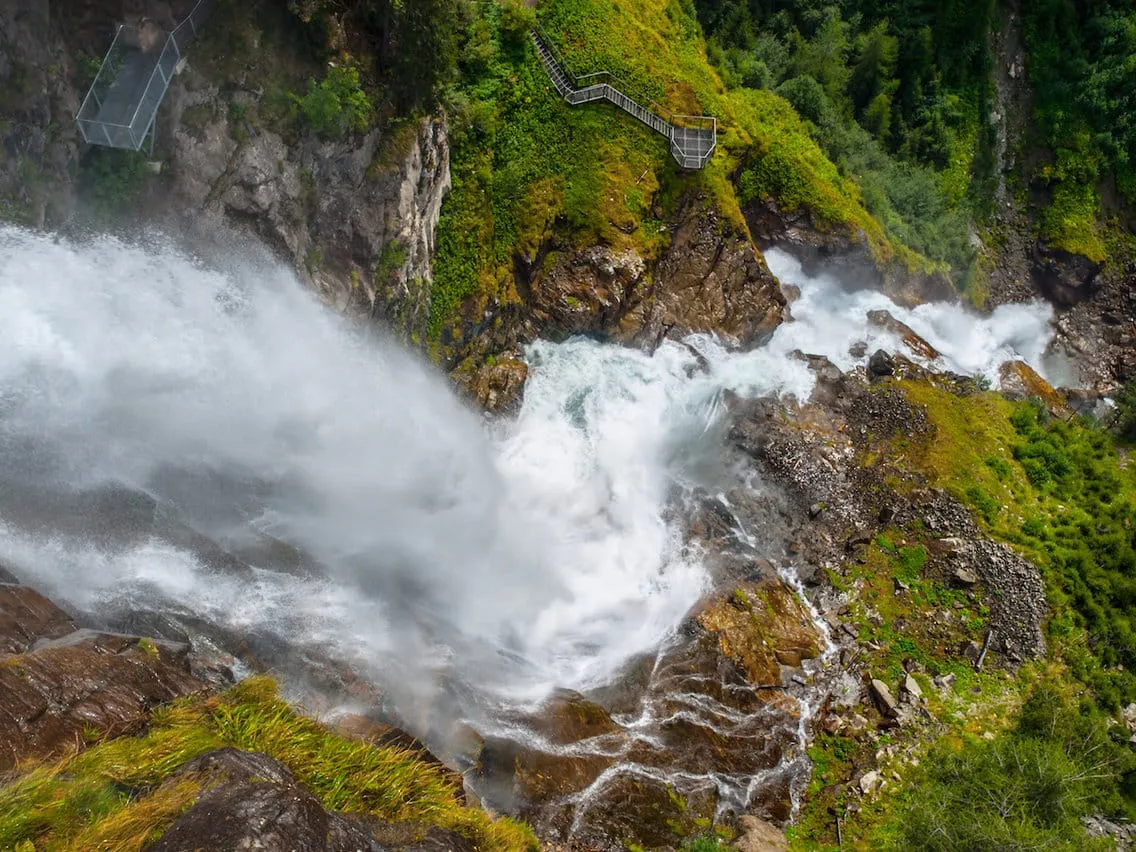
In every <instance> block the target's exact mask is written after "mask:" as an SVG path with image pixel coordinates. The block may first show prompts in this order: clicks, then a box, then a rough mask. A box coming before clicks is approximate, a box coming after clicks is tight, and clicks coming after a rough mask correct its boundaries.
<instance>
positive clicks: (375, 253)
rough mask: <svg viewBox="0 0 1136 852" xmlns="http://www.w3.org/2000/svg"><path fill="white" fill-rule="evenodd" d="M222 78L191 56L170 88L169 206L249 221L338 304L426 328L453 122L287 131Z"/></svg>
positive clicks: (235, 222) (417, 330) (409, 333)
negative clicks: (322, 133)
mask: <svg viewBox="0 0 1136 852" xmlns="http://www.w3.org/2000/svg"><path fill="white" fill-rule="evenodd" d="M222 85H224V81H221V80H213V79H209V78H206V77H205V76H203V74H202V73H201V72H199V71H197V70H196V69H195V67H194V66H193V64H192V63H191V64H190V66H189V68H188V70H187V72H186V73H185V74H183V75H182V76H181V77H179V78H177V80H176V81H175V83H174V85H173V86H172V88H171V91H170V95H169V98H168V100H169V106H168V114H167V119H166V120H167V123H168V127H169V128H170V129H169V138H170V144H171V147H172V150H171V156H170V173H171V176H172V182H173V188H174V192H173V197H172V199H171V205H172V206H174V207H175V208H179V209H185V210H187V211H189V212H190V213H192V214H194V215H196V216H201V217H205V218H206V219H209V218H212V219H214V220H216V221H218V222H224V223H225V224H226V225H228V226H230V227H231V226H238V227H248V228H251V229H252V230H253V231H254V232H255V233H256V234H257V235H258V236H260V237H262V238H263V239H265V240H266V241H267V242H268V243H269V244H270V245H272V246H274V247H275V248H277V249H278V250H279V251H280V252H281V253H282V254H283V255H284V256H285V257H286V258H287V259H288V260H289V261H291V263H292V264H293V266H294V267H295V268H296V270H297V272H298V273H299V274H300V275H301V276H302V277H304V278H306V279H307V280H308V281H309V282H310V283H311V284H312V285H313V286H314V287H316V289H317V290H318V291H319V292H320V294H321V296H322V297H323V298H324V299H325V300H326V301H327V302H329V303H330V304H332V305H333V306H335V307H336V308H337V309H339V310H344V311H348V310H350V311H354V312H359V311H362V312H364V313H368V314H370V315H372V316H379V317H382V318H384V319H386V320H387V321H388V322H389V325H390V326H391V327H392V328H393V329H395V330H396V332H398V333H399V334H401V335H402V336H404V337H405V338H407V339H410V338H412V337H413V338H415V339H418V338H421V337H424V336H425V330H426V322H427V318H428V316H429V312H430V289H431V286H430V285H431V282H432V280H433V257H434V231H435V228H436V226H437V223H438V217H439V215H440V212H441V206H442V199H443V198H444V197H445V194H446V192H447V191H448V190H449V187H450V149H449V141H448V138H447V133H446V124H445V121H444V120H443V119H441V118H436V117H426V118H422V119H420V120H418V121H415V122H410V123H409V124H408V125H406V126H404V127H400V128H398V129H394V130H391V131H389V132H383V131H380V130H378V129H375V130H371V131H369V132H368V133H365V134H363V135H362V136H360V137H357V138H356V137H349V138H347V139H344V140H342V141H329V140H323V139H319V138H316V137H315V136H312V135H302V136H301V137H299V138H298V139H285V137H284V136H283V135H282V134H281V132H280V131H279V130H276V129H273V125H272V124H271V123H270V122H267V121H254V120H253V118H254V117H255V116H257V114H258V111H259V110H260V109H261V108H262V106H261V103H260V100H259V99H258V98H257V97H256V95H255V94H254V93H250V92H238V93H237V94H236V95H232V94H231V93H228V92H223V91H222ZM232 104H236V105H237V106H238V107H239V109H236V110H234V108H233V107H232Z"/></svg>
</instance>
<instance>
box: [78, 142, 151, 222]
mask: <svg viewBox="0 0 1136 852" xmlns="http://www.w3.org/2000/svg"><path fill="white" fill-rule="evenodd" d="M146 163H147V158H146V154H144V153H143V152H141V151H123V150H119V149H118V148H92V149H91V150H90V151H89V152H88V154H87V156H86V157H84V158H83V163H82V167H81V172H80V177H79V185H80V189H81V192H82V197H83V200H84V201H86V202H87V203H88V204H90V206H91V208H92V210H93V211H94V212H95V214H96V215H99V216H113V215H117V214H121V213H122V212H124V211H125V210H126V209H127V208H128V207H130V206H131V205H132V204H134V203H135V202H137V201H138V200H139V198H141V196H142V192H143V190H144V189H145V188H146V181H147V178H148V177H149V174H150V173H149V171H148V169H147V165H146Z"/></svg>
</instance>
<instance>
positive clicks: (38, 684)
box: [0, 586, 209, 771]
mask: <svg viewBox="0 0 1136 852" xmlns="http://www.w3.org/2000/svg"><path fill="white" fill-rule="evenodd" d="M20 588H21V587H18V586H3V587H0V594H7V595H8V596H9V601H11V593H12V592H13V591H17V592H18V590H19V589H20ZM29 599H32V600H35V601H36V604H37V608H38V610H39V615H38V616H36V617H34V618H32V617H25V616H20V615H17V617H16V618H13V619H12V620H10V621H8V622H7V623H6V624H5V623H3V622H0V645H3V646H4V647H7V648H12V647H20V646H23V647H24V648H25V649H26V652H20V653H16V654H11V653H9V654H7V655H3V656H0V771H2V770H5V769H9V768H11V767H12V766H14V765H15V764H16V763H17V762H18V761H20V760H23V759H26V758H39V757H47V756H49V755H52V754H57V753H59V752H62V751H64V750H66V749H68V748H71V747H73V746H75V745H81V744H83V743H84V742H86V740H87V739H88V738H89V737H90V736H91V735H92V734H93V735H96V736H100V735H103V734H108V733H110V734H120V733H123V732H125V731H129V730H131V729H133V728H135V727H136V726H138V725H139V724H141V723H142V722H143V720H144V719H145V718H146V717H147V715H148V714H149V711H150V710H152V709H153V708H154V707H155V706H157V705H158V704H162V703H165V702H167V701H170V700H172V699H174V698H178V697H180V696H183V695H190V694H194V693H198V692H202V691H205V690H207V689H208V688H209V685H208V684H206V683H205V682H204V681H202V680H199V679H198V678H195V677H194V676H193V675H192V674H191V673H190V668H189V662H188V659H187V653H188V650H189V649H188V647H186V646H177V645H173V644H171V643H166V642H154V641H152V640H145V639H139V638H138V637H135V636H122V635H117V634H108V633H97V632H94V631H89V630H77V631H73V632H66V627H67V626H69V625H70V620H69V617H68V616H67V615H66V614H65V613H62V612H61V611H59V610H55V609H54V607H53V605H51V604H50V602H47V606H46V607H45V606H44V605H43V603H42V599H41V596H38V595H35V593H32V594H31V595H28V594H27V593H24V600H29ZM49 607H50V608H51V609H48V608H49ZM45 616H46V617H45ZM59 634H64V635H63V636H62V637H61V638H49V637H51V636H58V635H59ZM29 639H33V641H34V640H35V639H38V640H39V641H38V644H36V645H35V646H33V647H32V648H30V649H27V645H28V640H29Z"/></svg>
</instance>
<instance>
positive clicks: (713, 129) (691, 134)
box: [532, 30, 718, 169]
mask: <svg viewBox="0 0 1136 852" xmlns="http://www.w3.org/2000/svg"><path fill="white" fill-rule="evenodd" d="M532 40H533V44H534V45H535V46H536V52H537V54H538V55H539V56H540V61H541V64H543V65H544V70H545V71H547V72H548V77H549V79H550V80H552V85H553V86H554V87H555V88H556V91H557V92H559V93H560V96H561V97H563V98H564V100H566V101H568V103H570V104H572V105H573V106H576V105H579V104H588V103H593V102H594V101H607V102H608V103H611V104H614V105H615V106H617V107H619V108H620V109H621V110H623V111H624V112H626V113H627V114H628V115H631V116H633V117H635V118H636V119H638V120H639V121H641V122H642V123H643V124H645V125H647V126H648V127H649V128H651V129H652V130H654V131H655V132H656V133H658V134H660V135H662V136H664V137H666V139H667V141H668V142H669V143H670V151H671V156H672V157H674V158H675V161H676V162H677V163H678V164H679V165H680V166H681V167H682V168H684V169H701V168H703V167H704V166H705V165H706V164H707V163H708V162H709V161H710V158H711V157H712V156H713V155H714V150H715V148H716V147H717V145H718V120H717V119H716V118H714V117H713V116H709V115H674V114H672V113H669V112H668V113H667V117H666V118H664V117H663V116H661V115H659V114H658V113H657V112H655V111H653V110H651V109H647V108H645V107H643V106H641V105H640V104H638V103H637V102H636V101H634V100H633V99H632V98H630V97H628V96H627V95H625V94H624V93H623V92H622V91H621V90H620V89H619V88H617V86H616V85H615V84H616V83H618V82H619V81H618V80H617V79H616V78H615V77H614V76H612V75H611V74H609V73H608V72H606V71H600V72H598V73H595V74H587V75H585V76H583V77H576V76H575V75H573V74H572V73H571V72H570V71H568V69H567V67H566V66H565V64H564V62H563V61H562V60H561V59H560V57H559V56H558V55H557V54H556V51H555V49H554V48H553V47H552V44H551V42H550V41H549V40H548V39H547V38H546V37H545V36H544V35H543V34H542V33H540V32H538V31H537V30H533V31H532ZM652 106H654V107H656V108H657V109H661V108H659V107H658V106H657V105H656V104H652Z"/></svg>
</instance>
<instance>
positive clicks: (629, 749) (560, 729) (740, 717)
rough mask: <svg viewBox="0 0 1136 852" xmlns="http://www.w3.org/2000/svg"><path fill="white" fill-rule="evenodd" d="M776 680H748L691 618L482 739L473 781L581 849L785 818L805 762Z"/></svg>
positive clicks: (497, 801) (668, 839)
mask: <svg viewBox="0 0 1136 852" xmlns="http://www.w3.org/2000/svg"><path fill="white" fill-rule="evenodd" d="M724 605H725V606H729V604H724ZM768 653H769V659H770V660H771V661H773V660H774V659H775V658H774V650H773V649H772V648H770V649H769V652H768ZM772 665H773V666H774V667H776V666H777V664H776V662H772ZM773 677H774V681H773V682H772V683H766V684H762V685H760V686H759V685H757V684H754V683H752V682H751V681H750V680H749V677H748V673H747V672H746V670H745V669H744V668H743V667H742V666H741V665H739V664H737V663H735V662H734V660H733V659H731V658H730V657H728V656H727V655H725V654H724V653H723V651H722V646H721V637H720V635H718V634H715V633H710V632H707V631H705V630H703V629H702V628H701V627H700V626H699V625H698V624H697V622H691V623H690V624H688V625H687V626H686V628H685V629H684V630H683V632H682V634H681V635H680V636H678V637H676V639H675V641H674V642H673V643H672V645H671V646H670V647H668V648H664V649H663V650H662V651H661V652H660V653H659V654H658V656H657V657H655V658H653V659H652V658H646V659H644V660H641V661H639V662H637V663H633V664H631V665H629V667H628V671H627V673H626V675H625V677H624V678H621V679H619V680H618V681H617V682H616V683H614V684H612V685H611V686H609V687H605V688H604V689H602V690H600V691H598V692H597V693H596V694H594V695H593V696H592V697H590V698H588V697H584V696H579V695H576V696H571V697H568V696H564V695H562V696H559V697H557V698H555V699H554V700H553V701H551V702H550V703H548V704H546V705H544V706H543V707H541V708H539V709H537V710H536V711H534V712H532V713H531V714H524V715H518V716H517V717H516V718H514V719H513V720H511V724H510V726H509V729H508V730H509V734H508V736H487V737H486V740H485V744H484V747H483V749H482V753H481V755H480V762H479V769H478V772H479V773H480V777H479V779H478V783H477V787H478V789H479V790H482V791H485V802H486V804H488V805H490V806H494V807H508V808H509V809H510V810H512V811H513V812H516V813H519V814H520V815H522V816H523V817H524V818H525V819H527V820H529V821H531V822H532V823H533V825H534V826H535V827H536V828H537V829H538V832H540V833H541V834H542V836H544V837H546V838H548V839H549V840H554V841H570V842H572V843H573V844H575V845H577V846H579V847H583V848H598V849H616V848H625V847H626V846H627V844H629V843H637V844H641V845H643V846H646V847H649V848H650V847H660V846H668V845H675V844H676V843H677V840H678V838H680V837H682V836H683V835H685V834H692V833H694V832H695V831H696V830H697V825H698V824H699V821H701V820H709V819H713V818H714V816H715V814H716V813H719V812H721V811H722V810H725V811H727V812H732V813H734V814H738V813H740V812H742V811H744V810H745V809H747V808H748V809H750V810H753V811H756V812H757V813H759V814H760V815H762V816H763V817H765V818H767V819H775V820H778V821H783V820H785V819H787V818H788V816H789V810H790V793H789V788H790V785H791V784H792V783H793V778H794V777H795V773H797V772H799V771H800V770H801V769H802V768H803V766H802V765H801V764H799V763H798V762H797V761H798V760H799V755H798V754H797V752H796V749H797V742H796V725H797V721H798V709H799V708H798V704H797V702H796V700H795V699H793V698H792V697H790V696H789V695H788V694H787V693H786V691H784V690H783V689H782V687H781V674H780V671H779V670H778V672H777V674H775V675H774V676H773ZM599 702H603V703H602V704H601V703H599Z"/></svg>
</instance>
